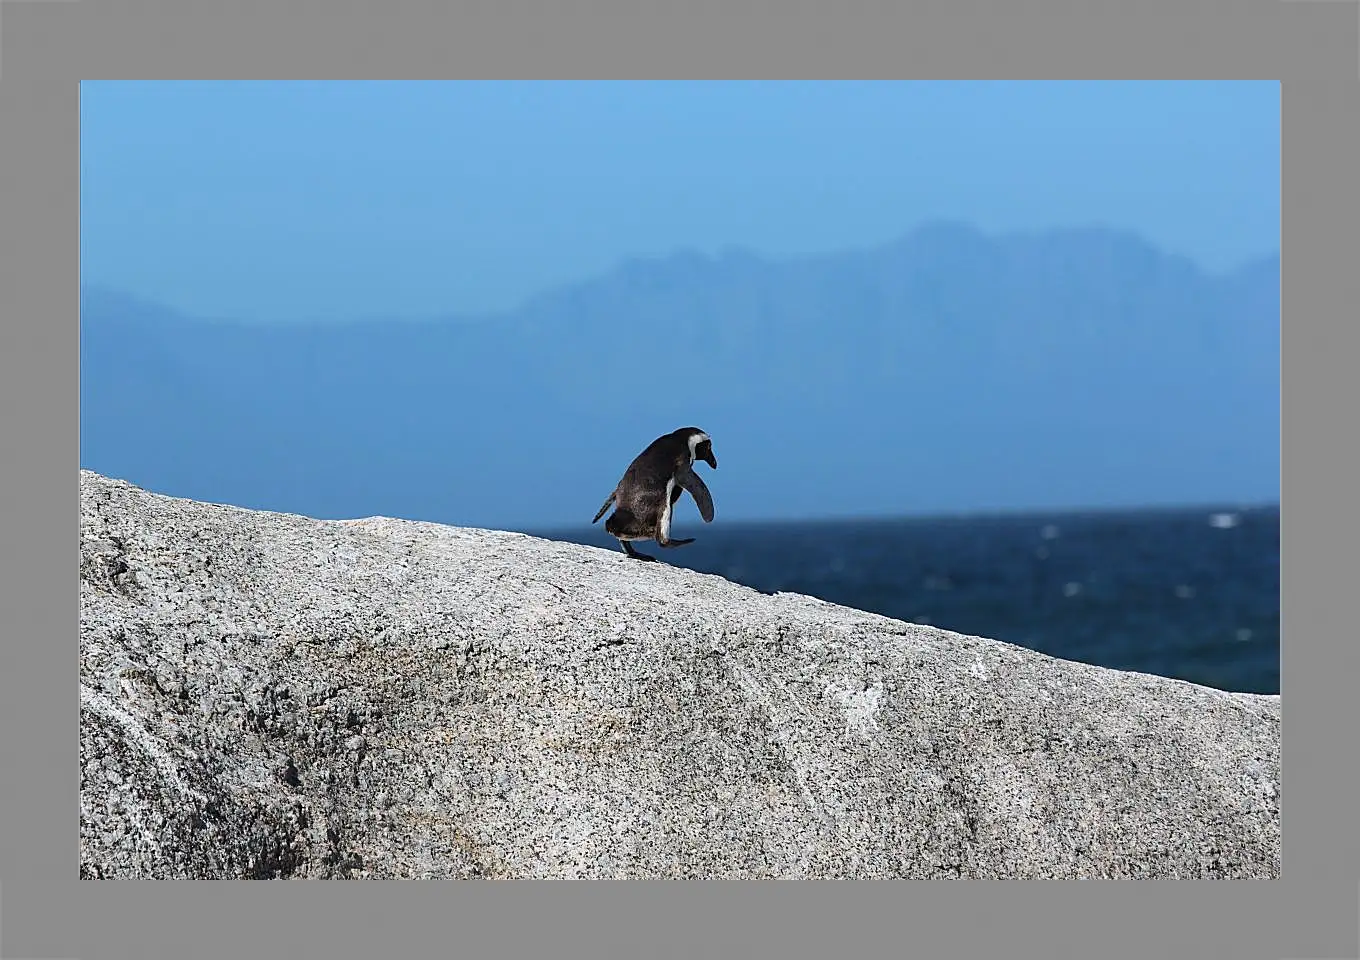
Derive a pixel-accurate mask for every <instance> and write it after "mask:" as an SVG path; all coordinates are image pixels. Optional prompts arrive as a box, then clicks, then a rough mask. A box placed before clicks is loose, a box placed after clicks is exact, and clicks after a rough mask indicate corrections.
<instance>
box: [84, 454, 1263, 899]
mask: <svg viewBox="0 0 1360 960" xmlns="http://www.w3.org/2000/svg"><path fill="white" fill-rule="evenodd" d="M585 506H586V508H587V509H586V510H585V512H586V514H589V513H590V510H591V509H593V508H594V506H595V505H594V504H586V505H585ZM80 510H81V525H80V873H81V876H82V877H87V878H94V877H163V878H176V877H178V878H191V877H228V878H230V877H260V878H265V877H272V878H283V877H296V878H303V877H334V878H341V877H352V878H361V877H494V878H505V877H622V878H631V877H808V878H812V877H998V878H1025V877H1029V878H1034V877H1205V878H1213V877H1277V876H1278V875H1279V872H1280V814H1279V790H1280V698H1279V697H1262V696H1251V695H1244V694H1230V693H1222V692H1219V691H1216V690H1212V689H1208V688H1205V687H1199V686H1194V685H1192V684H1188V683H1182V682H1178V681H1173V680H1166V679H1160V678H1157V677H1151V676H1145V675H1141V674H1132V673H1120V672H1116V671H1112V670H1105V669H1100V668H1097V667H1092V666H1086V665H1082V664H1076V663H1070V662H1066V661H1061V660H1055V659H1052V658H1050V657H1046V656H1043V655H1040V654H1038V653H1034V652H1031V651H1029V650H1025V649H1022V648H1020V647H1015V646H1011V645H1008V644H1004V643H999V642H996V641H993V640H985V639H979V638H974V637H966V636H960V635H958V634H954V633H949V632H946V631H943V630H938V629H934V628H931V627H926V626H916V625H912V624H908V623H902V622H899V621H896V620H889V619H886V618H884V617H879V616H875V615H872V614H868V613H862V612H860V611H856V610H851V609H847V608H844V607H839V606H834V605H831V604H826V603H822V602H820V601H817V600H814V599H811V598H808V597H802V596H795V595H788V594H779V595H776V596H767V595H764V594H761V593H758V592H756V591H754V590H750V589H747V588H745V587H741V586H737V585H734V584H732V583H730V582H728V581H726V580H724V579H722V578H721V577H716V576H709V575H704V574H699V573H694V572H691V571H687V570H683V569H678V568H675V567H670V566H667V565H666V564H664V563H649V564H644V563H639V562H636V561H629V560H628V559H626V558H625V557H624V555H623V554H622V553H621V552H617V551H616V552H610V551H603V550H597V549H593V548H589V547H582V546H577V545H572V544H565V543H556V542H551V541H545V540H539V539H534V538H531V537H526V536H521V535H519V534H512V533H503V532H497V531H489V530H469V529H459V528H453V527H446V526H440V525H436V524H428V523H412V522H407V521H398V520H388V519H367V520H355V521H345V522H334V521H330V522H327V521H317V520H312V519H308V518H304V517H298V516H290V515H282V514H273V513H261V512H254V511H248V510H242V509H238V508H234V507H226V506H217V505H211V504H204V503H197V502H194V501H188V500H179V499H172V498H168V497H164V496H159V495H155V494H151V493H147V492H145V491H142V490H140V489H138V488H136V487H133V486H131V485H129V484H127V483H123V482H121V481H117V480H110V479H107V478H104V477H101V476H99V475H97V474H93V473H89V472H82V473H81V478H80Z"/></svg>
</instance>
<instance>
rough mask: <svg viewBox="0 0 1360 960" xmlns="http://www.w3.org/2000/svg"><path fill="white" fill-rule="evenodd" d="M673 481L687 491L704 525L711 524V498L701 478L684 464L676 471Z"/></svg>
mask: <svg viewBox="0 0 1360 960" xmlns="http://www.w3.org/2000/svg"><path fill="white" fill-rule="evenodd" d="M675 479H676V480H678V481H680V486H682V487H684V488H685V489H686V490H688V491H689V495H690V496H691V497H693V498H694V502H695V503H696V504H697V505H698V507H699V516H701V517H703V518H704V523H712V522H713V498H712V497H711V496H709V493H708V487H707V486H705V484H704V481H703V478H702V477H700V476H699V475H698V474H697V473H695V472H694V470H693V468H691V467H690V466H689V465H688V464H685V465H682V466H681V467H680V469H679V470H677V471H676V473H675Z"/></svg>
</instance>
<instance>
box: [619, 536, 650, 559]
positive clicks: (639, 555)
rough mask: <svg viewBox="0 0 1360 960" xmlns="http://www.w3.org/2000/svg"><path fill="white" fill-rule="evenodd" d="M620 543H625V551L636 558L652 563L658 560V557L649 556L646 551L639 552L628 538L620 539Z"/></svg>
mask: <svg viewBox="0 0 1360 960" xmlns="http://www.w3.org/2000/svg"><path fill="white" fill-rule="evenodd" d="M619 543H621V544H623V552H624V553H626V554H628V556H630V557H632V558H633V559H634V560H647V561H650V562H652V563H655V562H656V557H652V556H648V555H647V554H645V553H638V552H637V551H636V550H634V549H633V545H632V544H631V543H629V542H628V541H627V540H620V541H619Z"/></svg>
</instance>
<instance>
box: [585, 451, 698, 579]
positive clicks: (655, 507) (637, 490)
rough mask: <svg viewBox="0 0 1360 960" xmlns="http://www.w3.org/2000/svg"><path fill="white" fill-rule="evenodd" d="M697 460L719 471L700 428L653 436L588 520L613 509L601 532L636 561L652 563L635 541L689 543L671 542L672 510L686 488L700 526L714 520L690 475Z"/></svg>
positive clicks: (666, 544) (688, 539)
mask: <svg viewBox="0 0 1360 960" xmlns="http://www.w3.org/2000/svg"><path fill="white" fill-rule="evenodd" d="M696 459H697V460H703V461H704V462H705V463H707V464H708V465H709V466H710V467H712V468H713V469H714V470H716V469H718V459H717V458H716V457H715V456H713V441H712V440H711V439H710V438H709V436H708V434H707V433H705V432H704V431H702V430H700V429H699V428H698V427H681V428H680V429H679V430H675V431H673V432H671V433H668V434H666V435H665V436H662V437H657V438H656V439H655V440H653V441H652V442H651V443H650V444H648V445H647V449H646V450H643V451H642V452H641V453H640V454H638V455H637V457H635V458H634V460H633V462H632V463H630V464H629V465H628V469H627V470H626V471H624V474H623V479H621V480H620V481H619V483H618V486H616V487H615V488H614V492H613V493H611V494H610V495H609V497H608V498H607V499H606V500H605V502H604V506H602V507H600V511H599V513H597V514H595V519H594V520H591V521H590V522H591V523H595V522H596V521H597V520H599V519H600V517H602V516H604V513H605V511H606V510H608V509H609V508H610V506H615V507H616V509H615V510H614V512H613V513H612V514H610V516H609V519H608V520H606V521H605V522H604V529H605V532H606V533H608V534H609V535H610V536H611V537H614V538H616V539H617V540H618V541H619V543H620V544H622V545H623V552H624V553H626V554H628V556H630V557H632V558H633V559H635V560H653V561H654V560H656V557H651V556H648V555H647V554H645V553H638V552H637V551H636V550H634V549H633V544H632V541H634V540H655V541H656V542H657V545H658V546H661V547H683V546H684V545H685V544H687V543H693V542H694V538H693V537H686V538H685V539H682V540H672V539H671V510H672V509H673V508H674V507H675V502H676V501H677V500H679V499H680V494H681V493H683V492H684V491H686V490H688V491H689V495H690V496H691V497H693V498H694V502H695V504H697V505H698V507H699V515H700V516H701V517H703V518H704V523H712V522H713V498H712V497H711V496H709V493H708V487H706V486H704V481H703V480H702V479H700V477H699V475H698V474H697V473H695V472H694V461H695V460H696Z"/></svg>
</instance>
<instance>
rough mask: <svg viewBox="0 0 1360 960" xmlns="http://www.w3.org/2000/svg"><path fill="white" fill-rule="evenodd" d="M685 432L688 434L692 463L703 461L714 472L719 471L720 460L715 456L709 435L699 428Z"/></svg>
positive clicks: (686, 429) (689, 428)
mask: <svg viewBox="0 0 1360 960" xmlns="http://www.w3.org/2000/svg"><path fill="white" fill-rule="evenodd" d="M684 432H685V433H686V434H688V440H689V452H690V460H691V462H692V461H694V460H702V461H704V463H706V464H708V465H709V466H710V467H712V468H713V469H714V470H717V469H718V458H717V457H715V456H713V441H712V440H711V439H709V436H708V434H706V433H704V431H702V430H700V429H699V428H698V427H686V428H685V431H684Z"/></svg>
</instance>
